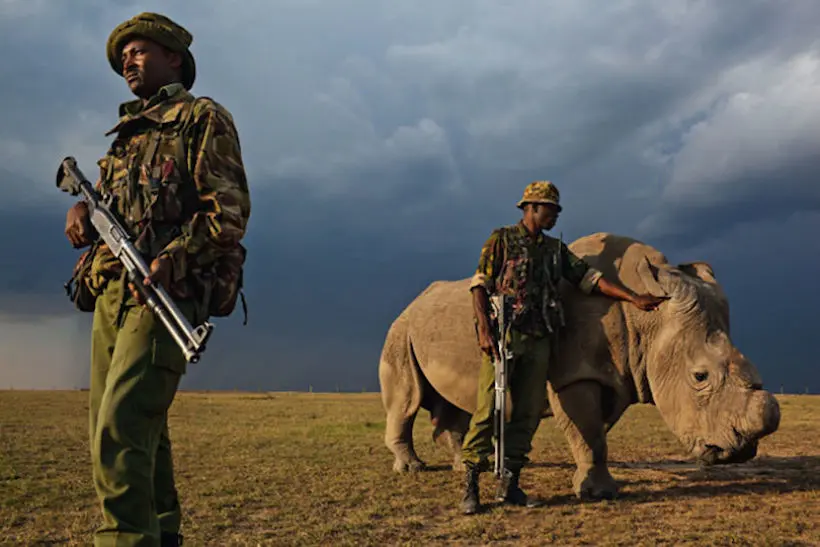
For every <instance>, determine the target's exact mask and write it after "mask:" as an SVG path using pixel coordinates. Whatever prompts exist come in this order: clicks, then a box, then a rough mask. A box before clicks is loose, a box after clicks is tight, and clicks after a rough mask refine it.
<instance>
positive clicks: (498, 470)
mask: <svg viewBox="0 0 820 547" xmlns="http://www.w3.org/2000/svg"><path fill="white" fill-rule="evenodd" d="M492 302H493V305H494V306H495V309H496V313H497V317H498V333H497V336H498V341H497V344H498V355H499V359H498V360H496V361H495V362H494V363H493V366H494V368H495V405H494V409H493V425H494V430H495V431H494V437H495V462H494V468H493V473H494V474H495V475H496V476H497V477H498V478H501V476H502V473H503V471H504V458H505V456H504V443H505V440H504V428H505V422H506V417H507V373H508V370H507V365H508V362H509V360H510V359H512V352H511V351H510V350H509V348H507V328H508V326H509V325H508V323H509V319H508V318H507V298H506V297H505V296H504V295H495V296H493V297H492Z"/></svg>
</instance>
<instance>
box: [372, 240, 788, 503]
mask: <svg viewBox="0 0 820 547" xmlns="http://www.w3.org/2000/svg"><path fill="white" fill-rule="evenodd" d="M570 249H571V250H572V251H573V252H574V253H575V254H577V255H578V256H580V257H582V258H584V259H586V261H587V262H588V263H589V264H591V265H592V266H593V267H595V268H598V269H599V270H601V271H602V272H604V274H605V275H606V276H608V278H609V279H614V278H617V279H619V280H620V281H621V283H623V284H624V285H625V286H627V287H629V288H630V289H632V290H633V291H635V292H636V293H650V294H655V295H658V296H662V295H666V296H669V297H670V299H669V300H667V301H665V302H664V303H663V304H661V306H660V308H659V309H658V310H656V311H652V312H645V311H641V310H639V309H637V308H636V307H634V306H633V305H631V304H629V303H625V302H619V301H615V300H613V299H610V298H607V297H605V296H602V295H598V294H595V295H591V296H589V295H585V294H583V293H581V292H580V291H578V290H577V289H575V288H574V287H571V286H570V285H569V284H567V283H565V282H562V285H561V287H560V290H561V293H562V297H563V301H564V306H565V317H566V328H565V329H564V330H563V331H562V334H561V336H560V338H559V340H558V358H557V359H556V360H554V361H552V362H551V363H550V370H549V382H548V401H545V410H544V416H549V415H553V416H554V417H555V419H556V422H557V423H558V425H559V427H560V428H561V429H562V430H563V432H564V433H565V435H566V438H567V441H568V443H569V445H570V448H571V450H572V453H573V457H574V459H575V463H576V466H577V469H576V472H575V475H574V478H573V489H574V491H575V494H576V495H577V496H578V497H580V498H584V499H585V498H600V497H612V496H615V495H616V494H617V487H616V484H615V481H614V480H613V478H612V476H611V475H610V473H609V470H608V469H607V442H606V434H607V432H608V431H609V430H610V429H611V428H612V427H613V426H614V425H615V423H616V422H617V421H618V419H619V418H620V417H621V415H622V414H623V413H624V411H625V410H626V409H627V407H628V406H629V405H632V404H635V403H647V404H654V405H656V406H657V408H658V410H659V411H660V414H661V416H662V417H663V420H664V421H665V422H666V424H667V425H668V426H669V428H670V429H671V431H672V432H673V433H674V434H675V435H676V436H677V437H678V439H679V440H680V442H681V443H682V444H683V446H684V447H685V448H686V450H687V451H688V452H689V453H690V454H692V455H693V456H695V457H696V458H698V459H700V460H701V461H703V462H705V463H707V464H717V463H734V462H742V461H747V460H749V459H751V458H753V457H754V456H755V455H756V453H757V445H758V440H759V439H760V438H761V437H763V436H765V435H768V434H770V433H773V432H774V431H776V430H777V428H778V426H779V423H780V409H779V406H778V403H777V400H776V399H775V397H774V396H773V395H772V394H770V393H769V392H767V391H764V390H763V387H762V382H761V379H760V376H759V374H758V372H757V370H756V369H755V366H754V365H753V364H752V363H751V362H750V361H749V360H748V359H746V358H745V357H744V356H743V354H742V353H741V352H740V351H738V350H737V348H735V346H734V345H733V344H732V341H731V338H730V335H729V304H728V301H727V299H726V296H725V294H724V292H723V290H722V289H721V287H720V284H719V283H718V281H717V280H716V279H715V275H714V273H713V271H712V268H711V267H710V266H709V265H708V264H706V263H704V262H693V263H687V264H681V265H678V266H673V265H671V264H669V262H668V261H667V259H666V257H665V256H664V255H663V254H662V253H661V252H659V251H657V250H656V249H654V248H652V247H650V246H648V245H645V244H643V243H641V242H639V241H636V240H634V239H630V238H627V237H621V236H617V235H613V234H606V233H598V234H593V235H590V236H586V237H583V238H581V239H578V240H576V241H575V242H573V243H572V244H571V245H570ZM468 287H469V279H461V280H458V281H436V282H433V283H432V284H431V285H429V286H428V287H427V288H426V289H425V290H424V291H423V292H422V293H421V294H420V295H419V296H418V297H416V299H415V300H413V302H411V303H410V305H409V306H408V307H407V308H406V309H405V310H404V311H403V312H402V313H401V314H400V315H399V316H398V317H397V318H396V320H395V321H394V322H393V324H392V325H391V327H390V329H389V331H388V333H387V336H386V340H385V343H384V347H383V349H382V354H381V359H380V363H379V381H380V385H381V395H382V402H383V404H384V408H385V410H386V414H387V423H386V432H385V444H386V445H387V447H388V448H389V449H390V450H391V451H392V452H393V454H394V455H395V463H394V466H393V468H394V470H396V471H399V472H401V471H406V470H418V469H422V468H424V463H423V462H422V461H421V460H420V459H419V458H418V456H417V455H416V452H415V450H414V448H413V436H412V430H413V423H414V420H415V417H416V414H417V413H418V411H419V408H425V409H427V410H428V411H430V414H431V417H432V420H433V423H434V425H435V426H436V433H435V435H436V436H438V435H439V434H444V436H443V437H442V438H443V439H447V438H449V442H450V446H451V447H452V449H453V452H454V468H455V469H463V464H462V463H461V460H460V445H461V440H462V439H463V435H464V433H465V432H466V428H467V425H468V423H469V418H470V413H472V412H473V411H474V409H475V403H476V389H477V376H478V369H479V365H480V359H481V355H480V350H479V348H478V343H477V339H476V333H475V327H474V323H473V304H472V295H471V294H470V292H469V289H468Z"/></svg>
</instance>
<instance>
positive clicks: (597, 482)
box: [572, 466, 618, 501]
mask: <svg viewBox="0 0 820 547" xmlns="http://www.w3.org/2000/svg"><path fill="white" fill-rule="evenodd" d="M572 483H573V490H575V496H576V497H577V498H578V499H580V500H582V501H598V500H611V499H615V498H617V497H618V483H616V482H615V479H614V478H612V475H610V474H609V470H608V469H607V468H606V467H605V466H591V467H589V468H587V469H581V468H579V469H578V470H577V471H576V472H575V476H574V477H573V480H572Z"/></svg>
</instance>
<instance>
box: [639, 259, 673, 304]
mask: <svg viewBox="0 0 820 547" xmlns="http://www.w3.org/2000/svg"><path fill="white" fill-rule="evenodd" d="M637 269H638V276H639V277H640V278H641V282H643V286H644V289H645V290H646V292H648V293H649V294H651V295H653V296H669V293H668V292H667V291H666V289H664V288H663V286H662V285H661V282H660V278H661V275H662V272H661V269H660V268H659V267H657V266H655V265H654V264H652V263H651V262H650V261H649V257H648V256H646V255H644V257H643V260H639V261H638V266H637Z"/></svg>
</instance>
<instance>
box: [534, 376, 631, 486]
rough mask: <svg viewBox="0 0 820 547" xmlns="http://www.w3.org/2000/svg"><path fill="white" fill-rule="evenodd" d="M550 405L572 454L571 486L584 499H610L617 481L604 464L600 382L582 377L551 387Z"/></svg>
mask: <svg viewBox="0 0 820 547" xmlns="http://www.w3.org/2000/svg"><path fill="white" fill-rule="evenodd" d="M549 398H550V407H551V408H552V411H553V413H554V415H555V420H556V422H557V423H558V426H559V427H560V428H561V429H562V430H563V432H564V435H565V436H566V438H567V442H568V443H569V446H570V449H571V450H572V455H573V457H574V458H575V465H576V470H575V475H574V477H573V479H572V487H573V490H574V491H575V495H576V496H577V497H578V498H580V499H583V500H593V499H612V498H614V497H615V496H617V494H618V485H617V484H616V482H615V479H613V478H612V475H610V474H609V469H608V468H607V444H606V425H605V424H604V416H603V400H602V392H601V386H600V384H598V383H597V382H592V381H582V382H577V383H575V384H572V385H570V386H568V387H566V388H564V389H562V390H561V391H560V392H559V393H555V392H554V391H553V390H552V388H551V387H550V390H549Z"/></svg>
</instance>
